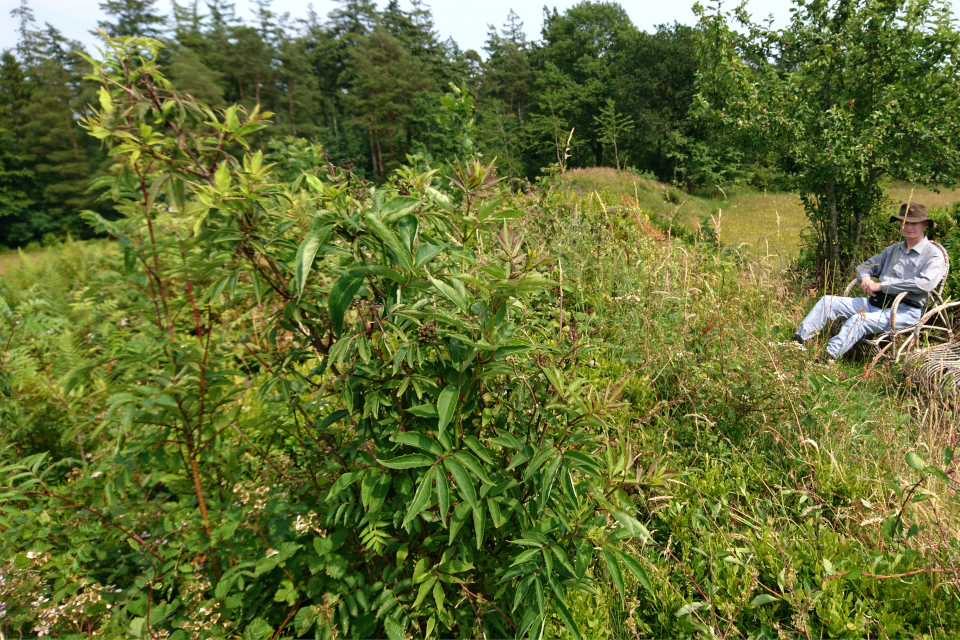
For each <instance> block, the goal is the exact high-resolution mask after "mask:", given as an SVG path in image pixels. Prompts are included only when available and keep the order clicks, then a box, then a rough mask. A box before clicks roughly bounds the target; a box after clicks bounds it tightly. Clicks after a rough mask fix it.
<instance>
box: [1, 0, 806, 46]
mask: <svg viewBox="0 0 960 640" xmlns="http://www.w3.org/2000/svg"><path fill="white" fill-rule="evenodd" d="M19 4H20V0H0V7H2V11H0V50H3V49H9V48H11V47H13V46H14V45H15V44H16V42H17V23H16V21H15V20H14V19H13V18H12V17H11V16H10V11H11V10H12V9H14V8H15V7H17V6H19ZM29 4H30V7H31V8H32V9H33V12H34V15H35V17H36V19H37V22H38V23H39V25H40V26H42V25H43V23H44V22H49V23H50V24H52V25H53V26H54V27H56V28H57V29H59V30H60V31H61V32H63V34H64V35H65V36H67V37H68V38H72V39H74V40H80V41H81V42H83V43H84V44H85V45H87V46H88V47H90V46H91V45H92V44H93V43H94V42H95V38H94V37H93V36H91V35H90V33H89V32H90V30H92V29H95V28H96V25H97V20H102V19H104V16H103V14H102V13H101V11H100V9H99V4H100V0H29ZM184 4H186V3H184ZM307 4H308V3H307V2H304V1H297V0H274V3H273V9H274V11H275V12H276V13H281V14H282V13H284V12H289V13H290V15H291V16H293V17H301V16H305V15H306V13H307ZM336 4H337V3H336V2H334V1H333V0H314V2H313V6H314V9H315V10H316V11H317V13H318V14H320V15H321V16H326V15H327V13H328V12H329V11H330V10H331V9H332V8H333V7H335V6H336ZM379 4H380V6H381V7H382V6H384V5H385V4H386V0H380V2H379ZM401 4H402V5H403V6H409V4H408V3H407V2H406V0H401ZM427 4H428V5H430V6H431V8H432V9H433V15H434V20H435V23H436V29H437V31H438V32H439V34H440V36H441V38H442V39H446V38H447V37H449V36H452V37H453V39H454V40H456V41H457V43H458V44H459V45H460V47H461V48H462V49H465V50H466V49H476V50H477V51H479V52H481V53H482V48H483V42H484V40H485V39H486V34H487V25H488V24H494V25H496V26H498V27H499V26H500V25H502V24H503V23H504V21H505V20H506V17H507V13H508V12H509V11H510V9H511V8H512V9H513V10H514V11H516V12H517V13H518V14H519V15H520V18H521V19H522V20H523V24H524V29H525V30H526V32H527V37H528V38H530V39H531V40H537V39H539V38H540V26H541V24H542V21H543V7H544V5H547V6H549V7H550V8H553V7H556V8H557V9H558V10H559V11H561V12H562V11H563V10H564V9H566V8H567V7H570V6H572V5H574V4H576V1H575V0H550V1H548V2H544V1H543V0H479V1H478V0H434V1H433V2H429V1H428V2H427ZM621 4H622V5H623V7H624V8H625V9H626V10H627V13H629V14H630V19H631V20H633V23H634V24H635V25H637V26H638V27H639V28H641V29H644V30H646V31H651V30H653V28H654V27H655V26H656V25H658V24H664V23H672V22H674V21H676V22H680V23H683V24H693V12H692V11H691V10H690V7H692V6H693V0H679V1H678V0H672V1H671V0H634V1H632V2H631V1H629V0H627V1H624V2H621ZM704 4H706V2H704ZM729 5H730V6H731V7H732V6H733V3H732V2H730V3H729ZM157 6H158V7H160V8H161V9H162V10H164V11H165V12H167V11H169V7H170V5H169V4H168V2H167V0H159V2H157ZM200 6H201V7H202V6H204V4H203V1H202V0H201V1H200ZM251 6H252V4H251V3H250V2H249V1H248V0H236V7H237V15H239V16H241V17H243V18H244V19H250V18H252V16H253V14H252V12H251V10H250V7H251ZM748 6H749V7H750V11H751V13H752V14H753V16H754V18H755V19H756V18H763V17H766V16H767V15H769V14H773V16H774V18H775V20H776V23H777V24H778V25H785V24H786V22H787V19H788V18H789V7H790V1H789V0H750V4H749V5H748Z"/></svg>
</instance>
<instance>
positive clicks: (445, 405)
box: [437, 384, 458, 433]
mask: <svg viewBox="0 0 960 640" xmlns="http://www.w3.org/2000/svg"><path fill="white" fill-rule="evenodd" d="M457 399H458V395H457V388H456V387H454V386H453V385H449V384H448V385H447V386H446V388H444V390H443V391H441V392H440V399H439V400H437V413H438V414H439V420H438V422H437V429H438V430H439V431H440V432H441V433H442V432H443V429H444V427H446V426H447V425H448V424H449V423H450V421H451V420H452V419H453V414H454V412H455V411H456V409H457Z"/></svg>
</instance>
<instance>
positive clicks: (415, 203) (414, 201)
mask: <svg viewBox="0 0 960 640" xmlns="http://www.w3.org/2000/svg"><path fill="white" fill-rule="evenodd" d="M421 204H422V202H421V201H420V199H419V198H414V197H413V196H397V197H395V198H391V199H390V200H389V201H387V202H386V203H385V204H384V205H383V206H382V207H380V216H381V217H382V218H383V219H384V221H386V222H392V221H393V220H396V219H399V218H402V217H403V216H405V215H407V214H408V213H411V212H412V211H414V210H415V209H416V208H417V207H419V206H420V205H421Z"/></svg>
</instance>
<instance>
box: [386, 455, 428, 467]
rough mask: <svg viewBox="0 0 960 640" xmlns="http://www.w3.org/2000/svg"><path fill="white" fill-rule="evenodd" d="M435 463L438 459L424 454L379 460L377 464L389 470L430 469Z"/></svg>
mask: <svg viewBox="0 0 960 640" xmlns="http://www.w3.org/2000/svg"><path fill="white" fill-rule="evenodd" d="M435 461H436V458H431V457H430V456H428V455H424V454H422V453H411V454H409V455H405V456H400V457H398V458H392V459H390V460H379V459H378V460H377V462H379V463H380V464H382V465H383V466H385V467H386V468H388V469H416V468H418V467H429V466H430V465H432V464H433V463H434V462H435Z"/></svg>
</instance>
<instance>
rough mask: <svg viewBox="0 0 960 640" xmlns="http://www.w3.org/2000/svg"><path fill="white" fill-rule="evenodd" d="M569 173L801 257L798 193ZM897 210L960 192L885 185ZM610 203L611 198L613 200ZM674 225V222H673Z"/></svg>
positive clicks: (726, 237)
mask: <svg viewBox="0 0 960 640" xmlns="http://www.w3.org/2000/svg"><path fill="white" fill-rule="evenodd" d="M565 177H566V179H567V181H568V184H569V185H570V188H571V189H573V190H574V191H575V192H576V193H578V194H581V195H588V194H591V193H592V194H595V197H597V198H600V196H601V194H605V195H603V197H604V198H606V199H608V200H611V199H612V200H613V203H614V204H620V203H621V202H623V201H625V200H629V199H631V198H632V199H633V200H635V201H636V202H637V203H638V204H639V205H640V206H641V207H643V208H644V209H645V210H647V211H650V212H652V213H654V214H655V215H656V216H658V217H659V218H660V219H661V220H665V221H673V222H674V223H675V224H679V225H683V226H684V227H686V228H687V229H689V230H692V231H695V230H696V229H697V227H698V226H699V225H701V224H709V225H710V226H711V227H712V228H713V229H714V230H716V232H717V235H718V236H719V238H720V240H721V241H722V242H724V243H727V244H730V245H733V246H738V247H742V248H744V249H746V250H748V251H749V252H750V253H751V254H752V255H754V256H755V257H777V258H781V259H790V258H793V257H795V256H796V254H797V250H798V248H799V246H800V235H801V234H802V233H803V231H804V230H805V229H806V228H807V219H806V216H805V214H804V211H803V205H802V203H801V202H800V198H799V197H798V196H797V195H796V194H795V193H767V192H757V191H753V190H743V189H731V190H730V191H728V192H722V191H720V190H717V192H716V196H715V197H713V198H702V197H697V196H691V195H689V194H687V193H685V192H683V191H681V190H679V189H676V188H674V187H671V186H669V185H665V184H662V183H659V182H656V181H652V180H646V179H643V178H639V177H637V176H634V175H631V174H629V173H626V172H618V171H617V170H615V169H612V168H607V167H603V168H591V169H573V170H571V171H568V172H567V173H566V174H565ZM885 190H886V193H887V197H888V198H889V200H890V203H891V205H890V206H891V208H893V207H896V206H899V204H900V203H901V202H906V201H907V200H908V199H912V200H913V201H914V202H922V203H924V204H926V205H927V206H928V207H940V206H948V205H952V204H954V203H955V202H958V201H960V190H956V189H942V190H940V191H939V192H934V191H931V190H930V189H928V188H926V187H922V186H919V187H918V186H914V185H910V184H907V183H903V182H893V183H889V184H887V185H886V187H885ZM607 204H608V205H609V204H610V202H607ZM668 224H669V222H668Z"/></svg>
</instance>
